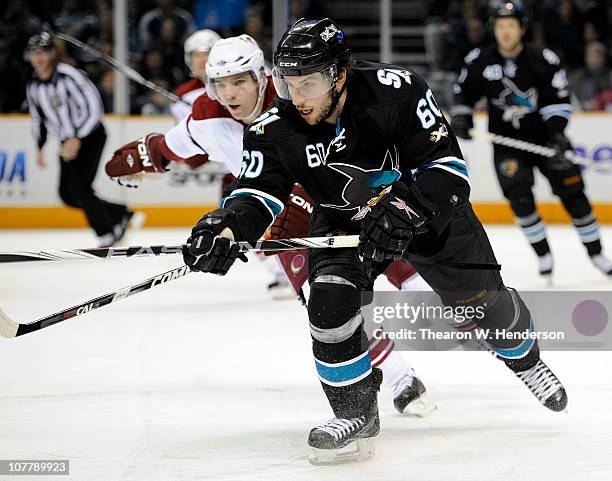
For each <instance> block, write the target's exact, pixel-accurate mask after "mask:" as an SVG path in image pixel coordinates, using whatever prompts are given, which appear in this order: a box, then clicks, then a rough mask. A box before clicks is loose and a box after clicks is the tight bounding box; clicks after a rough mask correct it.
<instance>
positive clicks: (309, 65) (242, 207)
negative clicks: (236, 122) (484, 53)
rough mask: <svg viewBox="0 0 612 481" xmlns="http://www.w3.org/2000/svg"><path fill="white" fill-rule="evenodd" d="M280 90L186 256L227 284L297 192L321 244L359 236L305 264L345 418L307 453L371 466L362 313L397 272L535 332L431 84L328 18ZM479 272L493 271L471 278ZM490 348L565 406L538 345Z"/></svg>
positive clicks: (325, 371) (282, 57)
mask: <svg viewBox="0 0 612 481" xmlns="http://www.w3.org/2000/svg"><path fill="white" fill-rule="evenodd" d="M273 80H274V82H275V87H276V91H277V94H278V95H279V97H280V98H279V99H277V100H276V101H275V103H274V104H273V106H272V107H271V108H270V109H268V110H267V111H266V112H264V113H263V114H262V115H261V116H260V117H258V118H257V119H256V120H255V121H254V122H253V124H252V125H251V126H250V127H249V128H248V129H247V130H246V131H245V136H244V144H243V145H244V152H243V165H242V170H241V173H240V176H239V178H238V180H237V182H236V184H235V185H234V190H233V191H232V192H231V194H229V195H228V197H226V198H225V199H224V200H223V202H222V207H221V208H220V209H217V210H215V211H213V212H211V213H209V214H207V215H205V216H204V217H203V218H202V219H201V220H200V222H198V224H197V225H196V226H195V227H194V228H193V230H192V234H191V237H190V238H189V239H188V244H189V245H190V247H189V248H188V249H185V250H184V253H183V255H184V259H185V262H186V263H187V264H188V265H189V266H190V268H191V269H192V270H194V271H204V272H211V273H215V274H219V275H223V274H225V273H226V272H227V271H228V270H229V268H230V267H231V266H232V264H233V263H234V261H235V260H236V258H237V257H238V249H237V245H236V244H235V241H242V240H255V239H258V238H259V237H260V236H261V235H262V234H263V233H264V231H265V230H266V228H267V227H268V226H269V225H270V224H271V223H272V222H273V220H274V218H275V216H276V215H277V214H278V213H279V212H281V210H282V209H283V205H284V203H285V202H287V200H288V198H289V194H290V192H291V189H292V187H293V184H294V183H295V182H298V183H300V184H301V185H302V186H304V188H305V189H306V190H307V191H308V192H309V193H310V195H311V196H312V198H313V199H314V201H315V202H316V204H317V205H316V206H315V208H314V212H313V215H312V219H311V224H310V234H311V235H312V236H325V235H330V234H334V235H341V234H359V235H360V245H359V247H358V248H343V249H312V250H311V252H310V253H309V255H310V257H309V282H310V287H311V293H310V297H309V302H308V315H309V320H310V332H311V336H312V349H313V354H314V358H315V364H316V369H317V372H318V375H319V378H320V381H321V385H322V387H323V391H324V392H325V394H326V396H327V399H328V401H329V403H330V405H331V408H332V410H333V412H334V415H335V418H334V419H332V420H331V421H329V422H327V423H325V424H322V425H320V426H317V427H315V428H313V429H312V430H311V432H310V435H309V438H308V443H309V444H310V445H311V446H312V447H313V448H315V450H316V453H315V455H314V457H313V458H312V459H311V460H312V462H314V463H320V462H328V461H334V460H336V459H338V458H337V456H341V455H343V454H345V453H339V452H338V451H339V450H340V451H342V450H343V449H342V448H345V447H346V449H348V450H351V449H352V448H357V449H356V450H355V451H353V452H352V453H350V454H348V456H351V455H354V454H356V455H359V454H367V452H365V453H364V452H363V451H362V450H363V449H365V450H366V451H367V450H369V449H370V448H369V447H368V446H367V444H369V443H368V441H371V438H372V437H374V436H375V435H376V434H378V431H379V419H378V409H377V402H376V400H377V392H378V389H379V385H380V382H381V373H380V371H379V370H378V369H372V367H371V364H370V357H369V355H368V342H367V338H366V336H365V335H364V332H363V317H362V314H361V307H362V305H364V303H367V302H368V298H370V299H371V290H372V287H373V282H374V280H375V278H376V276H377V275H378V274H379V273H381V272H382V271H384V269H385V268H386V266H387V265H388V264H389V263H390V262H391V261H392V260H394V259H399V258H404V259H407V260H409V261H410V262H411V263H412V264H413V265H414V266H415V267H416V269H417V270H418V272H419V273H420V274H421V275H422V276H423V278H424V279H425V280H426V281H427V282H428V283H429V284H430V285H431V287H432V288H433V289H434V290H435V291H436V292H437V293H439V294H440V296H441V297H442V299H443V301H444V303H445V304H447V305H450V306H457V305H462V306H465V305H471V306H474V308H480V309H483V310H484V312H485V313H486V315H485V316H484V318H483V319H482V320H481V321H477V322H480V323H481V325H483V326H486V327H489V328H492V330H494V329H497V328H498V329H505V328H507V329H510V330H512V331H514V330H520V331H523V332H524V331H527V330H530V329H531V330H532V329H533V323H532V320H531V316H530V314H529V311H528V310H527V307H526V306H525V304H524V303H523V302H522V300H521V299H520V297H519V296H518V295H517V293H516V292H515V291H514V290H512V289H508V288H506V287H505V286H504V284H503V282H502V279H501V277H500V275H499V271H498V270H496V268H495V267H496V260H495V257H494V254H493V250H492V249H491V246H490V244H489V241H488V239H487V236H486V234H485V231H484V229H483V228H482V225H481V224H480V222H479V221H478V219H477V218H476V216H475V215H474V212H473V211H472V207H471V205H470V202H469V193H470V186H469V180H468V172H467V170H466V166H465V162H464V161H463V159H462V155H461V151H460V149H459V146H458V143H457V140H456V138H455V136H454V135H453V133H452V131H451V130H450V128H449V126H448V124H447V121H446V120H445V118H444V116H443V115H442V112H441V111H440V109H439V107H438V105H437V104H436V101H435V99H434V97H433V94H432V92H431V90H430V89H429V88H428V86H427V84H426V83H425V82H424V81H423V79H421V78H420V77H419V76H418V75H416V74H415V73H414V72H413V71H412V70H410V69H407V68H404V67H400V66H395V65H386V64H378V63H370V62H355V60H354V59H353V57H352V56H351V55H350V52H349V50H348V47H347V44H346V40H345V38H344V33H343V32H342V31H341V30H340V28H339V27H338V26H337V25H336V24H335V23H334V22H332V21H331V20H329V19H323V20H299V21H298V22H297V23H295V24H294V25H293V26H292V27H291V28H290V29H289V30H288V31H287V32H286V33H285V35H284V36H283V38H282V39H281V41H280V43H279V45H278V47H277V49H276V51H275V54H274V70H273ZM368 204H369V206H367V205H368ZM476 264H480V267H483V266H484V267H486V268H485V269H475V268H474V269H470V266H475V265H476ZM488 266H491V268H488ZM488 341H489V344H490V347H491V349H492V351H493V352H494V353H495V354H496V355H497V356H498V357H500V358H501V359H502V360H503V361H504V362H505V363H506V364H507V366H508V367H509V368H510V369H511V370H513V371H514V372H515V373H516V375H517V376H518V377H519V378H521V380H523V382H524V383H525V384H526V385H527V386H528V387H529V389H530V390H531V392H532V393H533V394H534V395H535V396H536V397H537V398H538V400H539V401H540V402H541V403H542V404H544V405H545V406H546V407H548V408H550V409H552V410H554V411H559V410H562V409H564V408H565V405H566V404H567V396H566V393H565V390H564V388H563V386H562V385H561V383H560V382H559V380H558V379H557V378H556V377H555V375H554V374H553V373H552V372H551V371H550V369H548V367H547V366H546V365H545V364H544V363H543V362H542V361H541V360H540V356H539V350H538V344H537V341H536V340H535V339H529V340H525V341H510V340H505V339H492V338H491V339H489V340H488ZM362 445H363V446H362ZM340 459H341V458H340Z"/></svg>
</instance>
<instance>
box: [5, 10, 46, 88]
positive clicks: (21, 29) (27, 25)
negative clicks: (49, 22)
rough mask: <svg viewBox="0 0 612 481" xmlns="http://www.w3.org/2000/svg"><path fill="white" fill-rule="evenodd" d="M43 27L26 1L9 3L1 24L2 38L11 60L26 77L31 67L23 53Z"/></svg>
mask: <svg viewBox="0 0 612 481" xmlns="http://www.w3.org/2000/svg"><path fill="white" fill-rule="evenodd" d="M41 25H42V22H41V21H40V19H39V18H38V17H37V16H35V15H34V14H32V13H31V12H30V8H29V5H28V3H27V2H25V1H24V0H12V1H11V2H9V4H8V7H7V9H6V13H5V14H4V18H3V19H2V22H0V38H3V39H4V40H5V41H6V42H7V43H8V48H9V54H10V56H11V57H12V59H11V60H12V61H14V62H15V63H17V64H18V65H19V67H20V68H21V69H22V71H23V74H24V75H26V76H27V75H29V73H30V72H31V67H30V65H29V63H27V62H25V61H24V59H23V55H22V52H23V51H24V49H25V46H26V44H27V42H28V39H29V38H30V37H31V36H32V35H34V34H35V33H38V32H40V29H41Z"/></svg>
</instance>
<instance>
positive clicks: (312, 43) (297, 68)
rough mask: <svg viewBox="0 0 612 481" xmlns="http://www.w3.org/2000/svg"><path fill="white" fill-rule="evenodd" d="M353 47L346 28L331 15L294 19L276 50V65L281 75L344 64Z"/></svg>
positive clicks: (302, 73)
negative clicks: (350, 48)
mask: <svg viewBox="0 0 612 481" xmlns="http://www.w3.org/2000/svg"><path fill="white" fill-rule="evenodd" d="M349 57H350V50H349V48H348V46H347V44H346V40H345V38H344V32H342V30H341V29H340V27H338V25H336V24H335V23H334V22H333V21H331V20H330V19H329V18H324V19H322V20H306V19H304V18H302V19H300V20H298V21H297V22H295V23H294V24H293V25H292V26H291V28H289V30H287V32H285V34H284V35H283V37H282V38H281V40H280V42H279V43H278V46H277V47H276V51H275V52H274V67H275V68H276V70H277V72H278V73H279V74H280V75H306V74H309V73H313V72H319V71H321V70H323V69H325V68H327V67H329V66H331V65H336V66H338V67H342V66H343V65H345V64H346V63H347V62H348V59H349Z"/></svg>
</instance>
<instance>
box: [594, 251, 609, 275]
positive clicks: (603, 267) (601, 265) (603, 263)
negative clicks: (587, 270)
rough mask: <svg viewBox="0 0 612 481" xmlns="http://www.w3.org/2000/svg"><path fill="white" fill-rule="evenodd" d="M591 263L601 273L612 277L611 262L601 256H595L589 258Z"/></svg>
mask: <svg viewBox="0 0 612 481" xmlns="http://www.w3.org/2000/svg"><path fill="white" fill-rule="evenodd" d="M591 262H592V263H593V264H594V265H595V267H597V269H599V270H600V271H601V272H602V273H604V274H605V275H607V276H612V262H610V260H609V259H608V258H607V257H606V256H604V255H603V254H596V255H594V256H591Z"/></svg>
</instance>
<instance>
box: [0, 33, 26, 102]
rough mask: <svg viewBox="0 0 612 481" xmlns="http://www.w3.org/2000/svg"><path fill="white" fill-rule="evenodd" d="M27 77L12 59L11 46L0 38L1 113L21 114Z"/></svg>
mask: <svg viewBox="0 0 612 481" xmlns="http://www.w3.org/2000/svg"><path fill="white" fill-rule="evenodd" d="M25 83H26V77H25V73H24V72H23V70H22V69H21V68H20V67H19V66H18V65H17V64H16V63H15V62H13V61H12V59H11V53H10V49H9V44H8V42H7V41H6V40H3V39H1V38H0V112H2V113H9V112H19V111H20V110H21V104H22V103H23V101H24V100H25Z"/></svg>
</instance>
